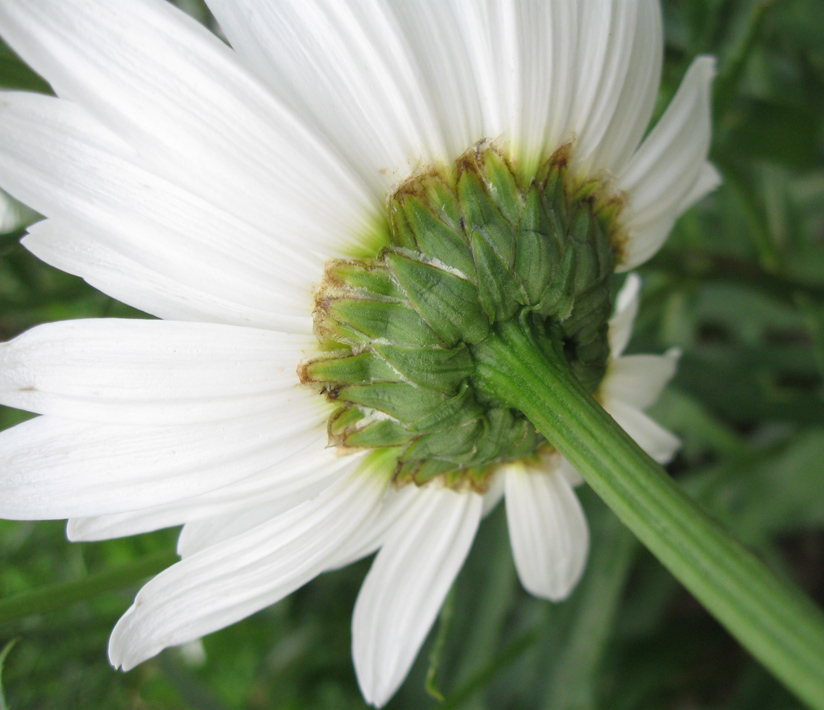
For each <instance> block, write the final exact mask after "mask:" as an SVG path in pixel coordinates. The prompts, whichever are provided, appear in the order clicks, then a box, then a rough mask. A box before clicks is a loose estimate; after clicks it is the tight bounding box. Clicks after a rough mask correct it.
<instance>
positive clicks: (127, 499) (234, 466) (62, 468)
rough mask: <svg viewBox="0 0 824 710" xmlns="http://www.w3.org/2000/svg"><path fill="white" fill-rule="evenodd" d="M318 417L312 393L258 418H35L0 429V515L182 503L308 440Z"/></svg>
mask: <svg viewBox="0 0 824 710" xmlns="http://www.w3.org/2000/svg"><path fill="white" fill-rule="evenodd" d="M310 394H311V393H310ZM327 414H328V411H327V405H326V403H325V402H324V401H323V400H322V398H320V397H317V396H315V395H313V396H312V398H311V399H309V400H306V401H304V402H301V401H298V400H295V401H293V402H291V403H290V404H289V406H288V407H285V408H281V407H276V408H275V411H270V412H267V413H266V414H264V415H258V416H256V417H252V418H249V419H243V420H230V421H227V422H217V423H210V424H193V425H180V426H166V427H158V426H121V425H106V424H88V423H84V422H75V421H67V420H64V419H58V418H56V417H49V416H44V417H39V418H37V419H33V420H31V421H28V422H24V423H23V424H19V425H18V426H16V427H14V428H12V429H8V430H6V431H4V432H0V456H2V467H0V468H2V477H0V517H3V518H7V519H11V520H30V519H59V518H69V517H80V516H90V515H105V514H109V513H120V512H124V511H128V510H136V509H139V508H145V507H149V506H156V505H162V504H164V503H169V502H172V501H180V500H184V499H186V498H189V497H192V496H196V495H199V494H202V493H205V492H207V491H210V490H213V489H215V488H220V487H222V486H225V485H227V484H229V483H231V482H233V481H239V480H242V479H244V478H246V477H247V476H252V475H254V474H256V473H261V472H264V471H266V470H267V469H269V468H271V467H272V466H274V465H276V464H277V463H278V462H280V461H282V460H283V459H285V458H286V457H287V456H290V455H292V454H294V453H297V452H299V451H301V450H302V449H305V448H307V447H312V446H317V441H318V439H319V437H320V436H321V435H322V434H323V432H324V429H325V425H326V415H327Z"/></svg>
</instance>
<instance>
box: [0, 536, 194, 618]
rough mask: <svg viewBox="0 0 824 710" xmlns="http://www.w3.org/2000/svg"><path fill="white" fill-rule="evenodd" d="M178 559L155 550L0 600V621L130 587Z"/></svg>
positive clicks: (44, 611)
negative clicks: (115, 565) (98, 570)
mask: <svg viewBox="0 0 824 710" xmlns="http://www.w3.org/2000/svg"><path fill="white" fill-rule="evenodd" d="M177 561H178V557H177V555H176V554H175V553H174V551H172V550H169V551H164V552H158V553H156V554H153V555H149V556H147V557H142V558H140V559H137V560H135V561H134V562H132V563H131V564H128V565H124V566H122V567H118V568H117V569H113V570H106V571H105V572H100V573H98V574H92V575H89V576H88V577H85V578H84V579H78V580H74V581H72V582H60V583H58V584H50V585H48V586H46V587H42V588H40V589H36V590H34V591H32V592H25V593H23V594H18V595H16V596H13V597H9V598H8V599H1V600H0V624H6V623H9V622H11V621H18V620H19V619H25V618H26V617H29V616H35V615H37V614H45V613H47V612H50V611H57V610H58V609H62V608H64V607H67V606H70V605H71V604H74V603H76V602H79V601H83V600H85V599H93V598H95V597H98V596H100V595H101V594H105V593H106V592H113V591H115V590H117V589H123V588H125V587H131V586H132V585H133V584H136V583H137V582H139V581H140V580H142V579H145V578H146V577H151V576H153V575H155V574H157V573H159V572H161V571H163V570H164V569H166V567H168V566H169V565H171V564H174V563H175V562H177Z"/></svg>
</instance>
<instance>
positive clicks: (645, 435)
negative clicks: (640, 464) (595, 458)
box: [604, 400, 681, 463]
mask: <svg viewBox="0 0 824 710" xmlns="http://www.w3.org/2000/svg"><path fill="white" fill-rule="evenodd" d="M604 409H606V410H607V412H609V414H610V415H612V417H613V418H614V419H615V421H616V422H618V424H620V425H621V427H622V428H623V429H624V431H626V432H627V434H629V435H630V436H631V437H632V438H633V439H635V441H636V443H637V444H638V445H639V446H640V447H641V448H642V449H644V451H646V452H647V453H648V454H649V455H650V456H652V458H654V459H655V460H656V461H658V462H659V463H667V462H668V461H670V460H671V459H672V457H673V456H674V455H675V452H676V451H678V449H679V448H680V447H681V441H680V440H679V439H678V437H677V436H675V435H674V434H672V433H671V432H669V431H667V430H666V429H664V427H662V426H661V425H660V424H657V423H656V422H654V421H653V420H652V419H650V418H649V417H648V416H647V415H646V414H644V413H643V412H641V411H639V410H638V409H635V408H634V407H631V406H629V405H627V404H624V403H623V402H618V401H614V400H612V401H609V402H604Z"/></svg>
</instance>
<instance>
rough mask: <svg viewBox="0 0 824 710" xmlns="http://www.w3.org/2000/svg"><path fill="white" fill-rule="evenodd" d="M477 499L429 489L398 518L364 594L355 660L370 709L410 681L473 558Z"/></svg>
mask: <svg viewBox="0 0 824 710" xmlns="http://www.w3.org/2000/svg"><path fill="white" fill-rule="evenodd" d="M481 508H482V500H481V496H479V495H477V494H475V493H455V492H454V491H451V490H448V489H438V488H426V489H421V490H420V491H419V492H418V495H417V497H416V500H415V501H413V502H412V504H411V505H410V506H409V507H408V508H407V510H406V511H405V512H404V514H403V515H402V516H400V517H399V519H398V521H397V524H396V526H395V527H394V529H393V530H392V531H391V532H390V533H389V535H388V537H387V540H386V542H385V543H384V545H383V547H382V548H381V551H380V552H379V553H378V555H377V557H376V558H375V561H374V562H373V564H372V568H371V569H370V570H369V574H368V575H367V577H366V580H365V581H364V583H363V587H361V591H360V594H359V595H358V601H357V603H356V604H355V614H354V617H353V619H352V654H353V657H354V661H355V670H356V671H357V674H358V682H359V683H360V687H361V691H362V692H363V695H364V697H365V698H366V700H367V702H369V703H371V704H372V705H375V706H381V705H383V704H385V703H386V702H387V701H388V700H389V698H390V697H391V696H392V695H393V694H394V692H395V691H396V690H397V688H398V686H399V685H400V684H401V683H402V682H403V679H404V678H405V677H406V674H407V673H408V672H409V668H410V667H411V665H412V662H413V661H414V660H415V656H416V655H417V653H418V649H419V648H420V646H421V644H422V643H423V641H424V639H425V638H426V634H427V633H428V632H429V629H430V627H431V626H432V624H433V623H434V621H435V617H436V616H437V614H438V610H439V609H440V607H441V604H443V600H444V598H445V597H446V594H447V592H448V591H449V589H450V587H451V586H452V582H453V581H454V579H455V577H456V575H457V574H458V571H459V570H460V568H461V566H462V565H463V562H464V559H465V558H466V555H467V554H468V552H469V548H470V546H471V544H472V540H473V539H474V537H475V532H476V530H477V529H478V523H479V521H480V518H481Z"/></svg>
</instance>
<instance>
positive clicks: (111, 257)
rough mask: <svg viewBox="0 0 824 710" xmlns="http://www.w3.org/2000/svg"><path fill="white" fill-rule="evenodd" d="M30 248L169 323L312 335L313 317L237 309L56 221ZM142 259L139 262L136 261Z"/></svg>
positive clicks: (36, 234)
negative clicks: (192, 322) (200, 323)
mask: <svg viewBox="0 0 824 710" xmlns="http://www.w3.org/2000/svg"><path fill="white" fill-rule="evenodd" d="M22 243H23V246H24V247H26V248H27V249H28V250H29V251H30V252H32V254H34V255H35V256H36V257H37V258H39V259H42V260H43V261H45V262H46V263H47V264H51V265H52V266H54V267H56V268H58V269H61V270H63V271H66V272H68V273H70V274H74V275H75V276H80V277H81V278H83V279H84V280H85V281H86V282H87V283H89V284H90V285H92V286H94V288H96V289H97V290H99V291H102V292H103V293H105V294H108V295H109V296H111V297H112V298H114V299H116V300H118V301H121V302H123V303H127V304H129V305H130V306H133V307H134V308H137V309H139V310H141V311H144V312H145V313H149V314H151V315H153V316H157V317H158V318H163V319H166V320H185V321H210V322H217V323H227V324H237V325H251V326H257V327H266V328H276V329H280V330H283V331H284V332H287V333H297V334H303V335H310V334H311V333H312V317H311V315H310V314H309V313H306V314H305V315H289V314H287V313H283V312H277V313H276V312H273V311H272V310H271V309H267V308H266V303H238V302H237V299H236V298H234V297H233V295H228V294H227V297H226V298H223V297H221V296H220V295H219V294H216V293H214V292H213V290H212V289H211V287H210V284H209V283H205V282H204V283H196V284H184V283H183V282H182V281H181V280H180V279H178V278H177V277H176V276H175V275H174V274H167V273H163V272H164V271H166V269H165V268H163V266H162V265H160V271H158V270H156V269H153V268H148V267H146V266H145V265H144V264H141V263H138V262H137V261H135V260H133V259H130V258H129V257H127V256H124V255H123V254H122V253H120V252H119V251H118V250H117V248H116V247H115V246H113V245H111V244H107V243H106V240H104V241H101V240H99V239H95V238H94V237H91V236H89V235H88V234H86V233H83V232H80V231H77V230H76V229H73V228H71V227H68V226H67V225H66V224H65V223H63V222H59V221H57V220H54V219H47V220H43V221H42V222H38V223H37V224H36V225H34V226H33V227H30V228H29V233H28V235H27V236H26V237H25V238H24V239H23V242H22ZM138 258H141V257H138Z"/></svg>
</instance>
